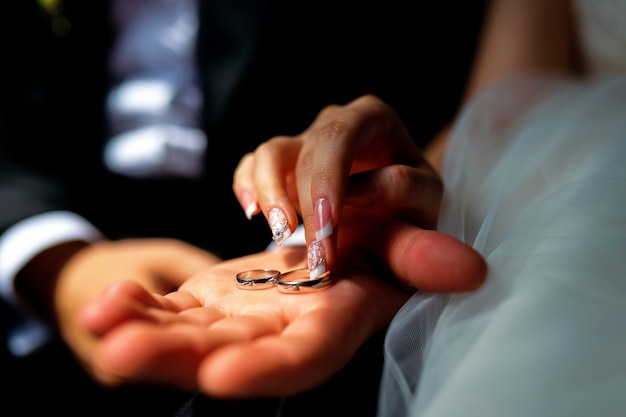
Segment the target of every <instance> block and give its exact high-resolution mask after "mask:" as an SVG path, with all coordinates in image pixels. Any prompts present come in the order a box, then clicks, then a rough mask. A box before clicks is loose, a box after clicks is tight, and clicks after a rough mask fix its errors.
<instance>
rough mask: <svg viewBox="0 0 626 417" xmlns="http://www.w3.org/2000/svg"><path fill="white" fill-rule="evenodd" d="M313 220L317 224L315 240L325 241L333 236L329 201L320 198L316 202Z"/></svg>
mask: <svg viewBox="0 0 626 417" xmlns="http://www.w3.org/2000/svg"><path fill="white" fill-rule="evenodd" d="M313 219H314V222H315V240H323V239H324V238H327V237H328V236H330V235H332V234H333V222H332V219H331V211H330V203H329V202H328V200H327V199H325V198H320V199H318V200H317V201H316V202H315V207H314V210H313Z"/></svg>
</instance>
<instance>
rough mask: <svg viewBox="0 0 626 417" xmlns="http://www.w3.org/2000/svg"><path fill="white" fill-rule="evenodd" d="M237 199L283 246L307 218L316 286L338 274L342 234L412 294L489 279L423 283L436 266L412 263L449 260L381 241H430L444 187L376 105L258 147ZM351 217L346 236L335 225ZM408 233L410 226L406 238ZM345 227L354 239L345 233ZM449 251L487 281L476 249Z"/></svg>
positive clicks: (333, 112) (362, 101) (246, 163)
mask: <svg viewBox="0 0 626 417" xmlns="http://www.w3.org/2000/svg"><path fill="white" fill-rule="evenodd" d="M233 189H234V192H235V194H236V196H237V198H238V199H239V201H240V203H241V205H242V207H243V208H244V209H245V210H246V213H247V214H248V215H253V214H256V213H259V212H263V214H264V215H265V216H266V217H267V219H268V222H269V224H270V227H271V228H272V231H273V235H274V237H275V240H276V241H277V243H282V241H283V240H284V239H285V238H286V237H288V236H289V235H290V234H291V233H292V232H293V231H294V230H295V227H296V225H297V223H298V216H301V218H302V221H303V223H304V227H305V235H306V240H307V246H308V268H309V269H310V271H311V275H312V277H313V276H315V275H317V274H319V273H321V272H323V271H324V270H326V269H330V270H332V269H333V268H334V266H335V264H336V262H337V259H338V256H339V254H338V246H337V239H338V238H339V236H340V234H341V235H343V234H344V233H345V234H346V235H347V236H348V239H352V240H354V239H365V240H366V242H363V243H365V246H369V248H370V249H369V250H370V251H371V252H373V253H375V254H376V255H377V256H379V259H385V260H387V261H388V262H389V264H388V265H387V266H388V267H389V268H390V269H391V272H392V273H393V274H395V275H396V277H397V279H399V280H401V281H404V283H405V284H408V285H411V286H414V287H416V288H421V289H424V290H433V291H441V290H444V291H451V290H467V289H473V288H476V287H477V286H478V285H479V284H480V283H481V282H482V279H484V276H483V277H481V278H479V279H478V281H471V280H467V278H462V277H457V278H455V277H451V276H448V275H446V276H444V277H442V276H439V275H432V274H430V273H429V272H427V273H422V272H421V271H422V268H423V267H422V265H424V264H425V265H431V263H429V262H423V259H419V258H418V257H416V256H415V254H417V253H421V255H420V256H434V257H440V260H441V261H442V262H443V261H445V262H455V260H454V257H453V256H452V255H451V252H449V253H441V252H438V251H437V250H436V249H435V248H436V247H437V246H436V245H435V247H433V248H431V250H428V251H426V252H423V251H422V250H420V249H419V248H416V249H415V250H412V251H409V252H407V253H403V252H396V250H395V249H394V243H393V242H394V240H393V239H382V237H383V236H384V235H386V234H389V233H396V230H397V227H398V225H399V224H401V225H402V227H401V228H400V229H401V230H403V233H401V234H399V236H402V238H403V239H413V238H414V237H415V236H413V234H415V233H421V234H426V236H432V233H433V232H428V230H431V229H434V228H435V226H436V223H437V215H438V211H439V204H440V201H441V197H442V192H443V185H442V182H441V179H440V177H439V175H438V174H437V172H436V171H435V170H434V169H433V168H432V167H431V166H430V165H429V164H428V163H427V162H426V160H425V159H424V157H423V155H422V152H421V151H420V150H419V149H418V148H417V147H416V145H415V144H414V142H413V140H412V139H411V137H410V135H409V133H408V132H407V130H406V128H405V126H404V124H403V123H402V121H401V120H400V118H399V117H398V115H397V114H396V113H395V111H394V110H393V109H392V108H390V107H389V106H388V105H386V104H385V103H384V102H382V101H381V100H379V99H378V98H376V97H374V96H363V97H361V98H358V99H357V100H354V101H353V102H351V103H349V104H347V105H345V106H337V105H334V106H328V107H326V108H325V109H324V110H322V111H321V112H320V114H319V115H318V117H317V118H316V119H315V120H314V122H313V123H312V124H311V126H310V127H309V128H308V129H307V130H306V131H304V132H303V133H302V134H300V135H298V136H295V137H284V136H280V137H275V138H272V139H271V140H269V141H267V142H266V143H264V144H262V145H260V146H259V147H258V148H257V150H256V151H255V152H254V153H251V154H248V155H246V156H244V158H242V160H241V162H240V164H239V166H238V168H237V170H236V172H235V176H234V183H233ZM348 211H350V214H348V220H347V221H346V222H345V223H346V224H345V225H342V228H341V230H340V229H339V228H338V227H337V225H338V224H339V223H340V222H342V221H343V219H344V217H345V216H346V212H348ZM406 225H413V226H414V229H413V230H412V232H410V233H409V234H408V235H407V234H406V232H407V230H411V229H406V227H405V226H406ZM346 227H352V228H354V229H355V230H351V231H349V232H346ZM442 238H443V237H441V236H438V235H436V239H442ZM451 240H452V239H451ZM383 241H385V242H388V244H387V245H386V246H384V245H382V244H381V242H383ZM427 241H428V240H425V239H423V238H420V239H417V242H427ZM424 244H428V243H424ZM360 246H364V245H363V244H361V245H360ZM445 246H446V251H449V248H447V244H446V245H445ZM346 247H349V245H346ZM453 247H458V249H459V252H460V253H465V254H466V255H467V256H470V257H473V258H474V263H475V264H476V268H478V269H481V268H482V269H483V271H484V269H485V265H484V261H483V260H482V259H480V256H479V255H478V254H477V253H476V252H474V251H473V250H472V249H471V248H469V247H467V246H465V245H463V244H462V243H460V242H457V241H455V245H453ZM384 251H389V252H390V253H389V254H388V255H389V256H384V255H383V252H384ZM455 254H456V252H455ZM463 256H465V255H463ZM449 272H450V271H448V272H447V273H449ZM457 272H459V273H461V272H462V271H457ZM446 277H447V278H446ZM435 281H436V282H435ZM443 283H449V284H451V285H442V284H443ZM455 286H456V287H455Z"/></svg>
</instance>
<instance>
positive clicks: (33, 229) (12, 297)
mask: <svg viewBox="0 0 626 417" xmlns="http://www.w3.org/2000/svg"><path fill="white" fill-rule="evenodd" d="M103 238H104V236H103V235H102V233H100V231H99V230H98V229H96V228H95V227H94V226H93V225H92V224H91V223H89V222H88V221H87V220H85V219H84V218H83V217H81V216H79V215H77V214H74V213H71V212H65V211H54V212H49V213H43V214H39V215H36V216H33V217H30V218H28V219H25V220H22V221H21V222H19V223H16V224H15V225H13V226H11V227H10V228H9V229H7V231H6V232H4V233H3V234H2V236H0V296H2V297H4V298H5V299H6V300H7V301H9V302H11V303H13V304H14V305H16V306H18V307H19V301H18V298H17V295H16V294H15V288H14V285H13V281H14V279H15V275H16V274H17V273H18V272H19V271H20V269H22V268H23V267H24V265H26V264H27V263H28V262H29V261H30V260H31V259H33V258H34V257H35V255H37V254H39V253H41V252H42V251H44V250H45V249H47V248H50V247H52V246H54V245H57V244H59V243H62V242H69V241H72V240H82V241H86V242H95V241H97V240H101V239H103Z"/></svg>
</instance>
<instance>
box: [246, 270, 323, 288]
mask: <svg viewBox="0 0 626 417" xmlns="http://www.w3.org/2000/svg"><path fill="white" fill-rule="evenodd" d="M235 278H236V279H237V287H239V288H240V289H244V290H264V289H266V288H270V287H273V286H277V287H278V290H279V291H280V292H282V293H287V294H297V293H301V294H302V293H310V292H316V291H319V290H321V289H324V288H326V287H327V286H328V285H330V284H331V283H332V282H333V277H332V274H331V272H330V271H326V272H324V273H323V274H320V275H318V276H317V277H316V278H314V279H311V278H310V276H309V270H308V269H307V268H301V269H294V270H293V271H288V272H285V273H281V272H280V271H278V270H276V269H250V270H248V271H243V272H239V273H238V274H237V275H235Z"/></svg>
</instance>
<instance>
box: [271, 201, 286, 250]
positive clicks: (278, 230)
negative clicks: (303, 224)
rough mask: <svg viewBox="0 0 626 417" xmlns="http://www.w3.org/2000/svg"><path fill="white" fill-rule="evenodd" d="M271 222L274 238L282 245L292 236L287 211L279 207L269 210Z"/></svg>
mask: <svg viewBox="0 0 626 417" xmlns="http://www.w3.org/2000/svg"><path fill="white" fill-rule="evenodd" d="M269 223H270V228H271V229H272V239H273V240H274V242H276V244H277V245H280V244H281V243H283V242H284V241H285V239H287V238H288V237H289V236H291V229H290V228H289V221H288V220H287V216H285V213H284V212H283V211H282V210H281V209H279V208H273V209H271V210H270V212H269Z"/></svg>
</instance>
